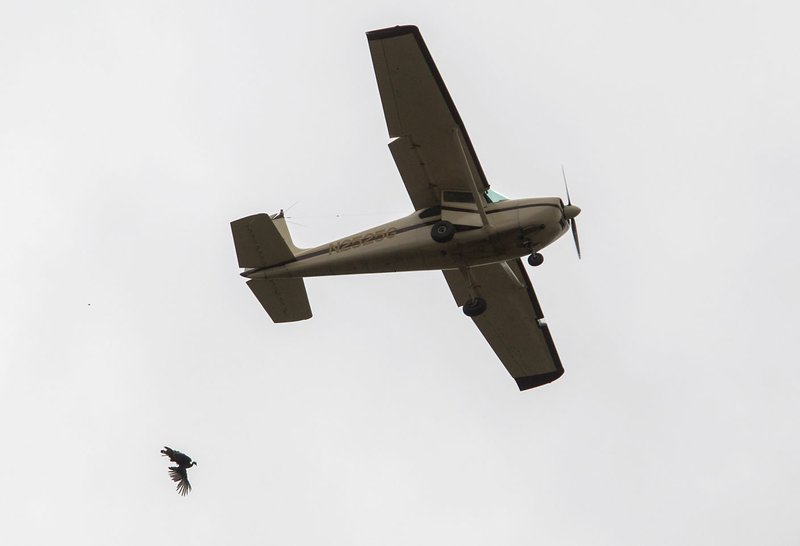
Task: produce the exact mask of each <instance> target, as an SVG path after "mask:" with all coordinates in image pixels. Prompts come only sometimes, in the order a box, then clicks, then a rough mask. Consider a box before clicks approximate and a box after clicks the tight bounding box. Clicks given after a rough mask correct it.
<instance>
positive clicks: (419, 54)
mask: <svg viewBox="0 0 800 546" xmlns="http://www.w3.org/2000/svg"><path fill="white" fill-rule="evenodd" d="M367 41H368V43H369V49H370V54H371V56H372V64H373V67H374V70H375V76H376V78H377V82H378V91H379V94H380V98H381V103H382V105H383V112H384V115H385V118H386V125H387V127H388V130H389V136H390V139H391V140H390V142H389V150H390V151H391V154H392V157H393V158H394V161H395V163H396V165H397V169H398V170H399V171H400V176H401V178H402V179H403V183H404V184H405V186H406V190H407V191H408V194H409V196H410V198H411V202H412V204H413V206H414V209H415V210H414V212H413V213H411V214H409V215H408V216H406V217H404V218H398V219H396V220H392V221H391V222H387V223H385V224H382V225H379V226H376V227H373V228H370V229H368V230H365V231H362V232H360V233H356V234H354V235H351V236H349V237H345V238H342V239H339V240H336V241H332V242H329V243H326V244H323V245H320V246H317V247H315V248H308V249H301V248H297V247H296V246H295V245H294V244H293V243H292V239H291V237H290V235H289V230H288V227H287V224H286V216H285V214H284V212H283V210H281V211H280V212H279V213H278V214H272V215H269V214H265V213H261V214H255V215H252V216H247V217H245V218H240V219H239V220H235V221H233V222H231V230H232V232H233V240H234V246H235V247H236V255H237V259H238V262H239V267H240V268H243V269H245V271H244V272H242V273H241V276H242V277H245V278H247V279H249V280H248V281H247V285H248V287H249V288H250V289H251V290H252V292H253V294H254V295H255V297H256V298H257V299H258V301H259V302H260V303H261V305H262V306H263V307H264V310H266V312H267V313H268V314H269V316H270V317H271V318H272V320H273V321H274V322H276V323H282V322H293V321H300V320H305V319H308V318H311V307H310V305H309V302H308V295H307V293H306V289H305V284H304V282H303V279H304V278H305V277H316V276H323V275H354V274H363V273H388V272H395V271H422V270H441V271H442V272H443V274H444V278H445V281H446V282H447V284H448V286H449V287H450V290H451V292H452V294H453V297H454V298H455V301H456V304H457V305H458V306H459V307H461V308H462V310H463V312H464V314H465V315H466V316H468V317H471V318H472V320H473V321H474V322H475V324H476V325H477V326H478V329H479V330H480V331H481V333H482V334H483V335H484V337H485V338H486V340H487V341H488V342H489V345H490V346H491V347H492V349H493V350H494V352H495V353H496V354H497V356H498V358H499V359H500V361H501V362H502V363H503V365H504V366H505V367H506V369H507V370H508V372H509V373H510V374H511V376H512V377H513V379H514V380H515V381H516V383H517V386H518V387H519V390H521V391H524V390H527V389H531V388H534V387H538V386H541V385H544V384H547V383H550V382H552V381H555V380H556V379H558V378H559V377H561V375H562V374H563V373H564V368H563V366H562V364H561V360H560V359H559V356H558V352H557V351H556V348H555V345H554V343H553V338H552V336H551V335H550V330H549V328H548V326H547V324H546V323H545V322H544V320H543V318H544V315H543V314H542V309H541V307H540V305H539V301H538V299H537V298H536V293H535V292H534V290H533V285H532V283H531V280H530V278H529V276H528V274H527V272H526V271H525V268H524V266H523V264H522V261H521V259H520V258H521V257H523V256H528V263H529V264H530V265H531V266H534V267H536V266H539V265H541V264H542V262H543V261H544V258H543V256H542V254H540V251H541V250H542V249H543V248H545V247H546V246H547V245H549V244H551V243H552V242H554V241H555V240H556V239H558V238H559V237H561V236H562V235H564V234H565V233H566V232H567V231H569V230H570V229H571V230H572V234H573V238H574V241H575V247H576V249H577V251H578V257H579V258H580V244H579V242H578V233H577V228H576V224H575V217H576V216H577V215H578V214H579V213H580V211H581V209H580V208H578V207H577V206H575V205H573V204H572V202H571V200H570V199H569V190H568V189H567V204H566V205H565V204H564V202H563V200H562V199H561V198H559V197H539V198H528V199H508V198H506V197H504V196H503V195H501V194H499V193H497V192H495V191H494V190H493V189H491V188H490V187H489V183H488V182H487V180H486V176H485V174H484V172H483V169H482V168H481V164H480V162H479V161H478V156H477V155H476V154H475V150H474V148H473V146H472V142H471V141H470V139H469V136H468V135H467V131H466V129H465V128H464V123H463V122H462V120H461V116H459V114H458V111H457V110H456V107H455V105H454V104H453V100H452V99H451V98H450V93H449V92H448V91H447V88H446V87H445V84H444V80H442V77H441V75H440V73H439V70H438V69H437V68H436V65H435V64H434V62H433V58H432V57H431V54H430V52H429V51H428V48H427V46H426V45H425V42H424V41H423V39H422V35H421V34H420V31H419V29H418V28H417V27H415V26H410V25H409V26H396V27H391V28H385V29H380V30H374V31H371V32H368V33H367ZM562 170H563V169H562ZM565 183H566V177H565Z"/></svg>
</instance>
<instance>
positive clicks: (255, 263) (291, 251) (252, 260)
mask: <svg viewBox="0 0 800 546" xmlns="http://www.w3.org/2000/svg"><path fill="white" fill-rule="evenodd" d="M231 231H232V232H233V244H234V245H235V246H236V257H237V258H238V259H239V267H244V268H254V267H269V266H272V265H278V264H281V263H285V262H289V261H291V260H292V259H293V258H294V257H295V255H296V254H297V253H299V252H300V249H299V248H297V247H296V246H294V244H293V243H292V238H291V237H290V236H289V229H288V228H287V226H286V219H285V218H284V217H283V211H281V213H280V214H276V215H274V216H270V215H269V214H264V213H262V214H254V215H252V216H247V217H245V218H240V219H238V220H235V221H233V222H231Z"/></svg>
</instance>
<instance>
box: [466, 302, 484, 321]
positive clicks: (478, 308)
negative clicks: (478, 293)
mask: <svg viewBox="0 0 800 546" xmlns="http://www.w3.org/2000/svg"><path fill="white" fill-rule="evenodd" d="M463 309H464V314H465V315H467V316H468V317H477V316H478V315H480V314H482V313H483V312H484V311H486V300H485V299H483V298H474V299H471V300H469V301H468V302H467V303H465V304H464V308H463Z"/></svg>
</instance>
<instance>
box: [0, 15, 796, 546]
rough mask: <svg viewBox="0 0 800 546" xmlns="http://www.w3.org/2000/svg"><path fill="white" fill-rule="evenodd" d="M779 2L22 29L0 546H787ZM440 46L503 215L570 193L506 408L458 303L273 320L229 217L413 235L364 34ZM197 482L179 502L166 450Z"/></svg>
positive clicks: (63, 19)
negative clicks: (385, 32)
mask: <svg viewBox="0 0 800 546" xmlns="http://www.w3.org/2000/svg"><path fill="white" fill-rule="evenodd" d="M798 15H799V14H798V8H797V7H796V6H795V4H794V3H792V2H788V1H787V2H764V1H759V2H755V1H753V2H748V1H744V2H722V1H718V2H713V1H700V2H698V1H693V2H674V1H670V2H634V1H611V2H604V3H597V2H576V1H564V2H552V1H544V2H508V1H494V2H486V3H469V2H463V1H462V2H456V1H452V2H430V1H408V2H403V3H400V2H379V1H375V0H369V1H366V0H353V1H350V2H308V1H299V2H280V3H278V2H274V3H270V2H253V1H227V2H215V1H206V2H188V1H182V2H161V1H158V2H156V1H144V2H136V3H133V2H107V1H94V2H92V1H74V2H52V1H51V2H47V1H41V2H37V1H25V2H22V1H16V0H5V1H4V2H2V3H0V184H2V186H1V187H2V193H0V233H2V252H0V302H2V305H1V306H0V326H1V327H0V426H1V427H2V434H3V440H4V441H3V446H2V448H1V449H0V542H2V543H3V544H14V545H41V544H76V545H77V544H80V545H95V544H96V545H101V544H102V545H106V544H131V545H133V544H137V545H138V544H197V545H219V544H244V545H247V544H297V545H321V544H325V545H348V546H352V545H370V546H372V545H375V544H381V545H410V544H414V545H438V544H464V545H486V544H504V545H523V544H524V545H528V544H548V545H576V544H581V545H583V544H593V545H595V544H596V545H619V544H626V545H639V544H649V545H674V544H685V545H700V544H748V545H749V544H770V545H778V544H786V545H789V544H792V545H793V544H797V543H798V540H800V522H799V520H798V518H797V516H796V513H795V512H796V509H797V507H798V505H799V501H800V494H798V488H799V487H800V470H798V469H799V468H800V466H798V455H800V453H798V452H799V451H800V440H798V433H797V430H798V425H800V408H798V402H797V398H798V392H799V389H800V368H798V357H797V349H796V347H797V330H798V326H800V321H799V320H798V290H797V278H798V273H800V258H798V252H797V249H796V243H795V239H796V232H797V229H796V222H795V212H794V209H795V207H796V206H797V203H798V202H800V190H798V182H800V154H799V153H798V150H799V149H800V137H799V136H798V134H799V131H798V129H799V128H800V106H799V104H800V103H799V102H798V99H797V97H800V68H799V67H800V63H798V62H797V55H798V50H800V38H798V33H797V19H798ZM396 24H416V25H418V26H419V27H420V29H421V31H422V34H423V36H424V37H425V40H426V41H427V44H428V46H429V48H430V50H431V53H432V54H433V56H434V59H435V60H436V62H437V64H438V67H439V69H440V71H441V73H442V75H443V77H444V79H445V81H446V83H447V85H448V87H449V89H450V92H451V94H452V96H453V99H454V100H455V102H456V105H457V106H458V108H459V111H460V113H461V116H462V117H463V119H464V122H465V124H466V127H467V129H468V131H469V133H470V136H471V138H472V141H473V143H474V145H475V149H476V151H477V154H478V156H479V157H480V160H481V162H482V164H483V167H484V170H485V172H486V175H487V177H488V179H489V182H490V183H491V184H492V186H493V188H495V189H496V190H498V191H500V192H502V193H505V194H507V195H509V196H510V197H518V198H521V197H530V196H542V195H562V191H563V186H562V181H561V173H560V165H561V164H562V163H563V164H565V166H566V169H567V175H568V177H569V179H570V190H571V194H572V198H573V201H574V202H575V203H576V204H578V205H579V206H581V207H582V209H583V213H582V214H581V216H580V218H579V219H578V220H579V221H578V224H579V229H580V233H581V242H582V247H583V255H584V259H583V260H582V261H580V262H579V261H578V260H577V259H576V257H575V252H574V248H573V247H572V243H571V241H570V240H569V238H565V239H562V240H560V241H558V242H557V243H556V244H555V245H554V246H553V247H552V248H548V249H546V250H545V252H544V253H545V255H546V262H545V265H544V266H543V267H540V268H538V269H536V270H535V271H532V272H531V275H532V278H533V281H534V284H535V286H536V289H537V291H538V294H539V298H540V300H541V303H542V307H543V309H544V312H545V315H546V318H547V319H548V323H549V324H550V328H551V331H552V333H553V336H554V339H555V342H556V345H557V347H558V349H559V352H560V354H561V358H562V361H563V363H564V367H565V369H566V373H565V375H564V376H563V378H561V379H559V380H558V381H557V382H555V383H553V384H551V385H548V386H545V387H542V388H539V389H535V390H532V391H527V392H524V393H520V392H518V391H517V388H516V385H515V384H514V382H513V380H512V379H511V378H510V376H509V375H508V374H507V373H506V371H505V370H504V369H503V367H502V365H501V364H500V363H499V362H498V361H497V359H496V357H495V356H494V354H493V353H492V351H491V349H490V348H489V346H488V345H487V344H486V343H485V341H484V340H483V338H482V336H481V335H480V333H479V332H478V331H477V329H476V328H475V327H474V325H473V324H472V322H471V321H470V320H468V319H466V318H465V317H464V316H463V315H462V313H461V312H460V311H459V309H458V308H457V307H456V306H455V305H454V303H453V300H452V297H451V295H450V293H449V291H448V290H447V287H446V285H445V283H444V280H443V279H442V276H441V274H440V273H437V272H422V273H406V274H395V275H377V276H363V277H340V278H325V279H311V280H309V281H308V282H307V289H308V292H309V297H310V300H311V305H312V308H313V311H314V315H315V316H314V318H313V319H311V320H309V321H305V322H300V323H295V324H286V325H275V324H272V322H271V321H270V320H269V317H268V316H267V315H266V314H265V313H264V311H263V310H262V309H261V307H260V305H259V304H258V302H257V301H256V300H255V298H253V296H252V294H251V293H250V291H249V290H248V289H247V288H246V286H245V284H244V280H243V279H242V278H240V277H239V276H238V273H239V270H238V268H237V267H236V258H235V253H234V249H233V244H232V240H231V236H230V230H229V226H228V223H229V222H230V221H231V220H234V219H236V218H239V217H242V216H246V215H249V214H252V213H256V212H262V211H265V212H276V211H277V210H278V209H280V208H287V207H289V206H290V205H293V204H294V206H293V207H292V209H291V211H290V213H289V214H290V216H293V217H294V218H293V221H294V222H296V224H293V225H291V229H292V230H293V234H294V238H295V242H297V243H298V244H299V245H301V246H311V245H316V244H320V243H323V242H325V241H329V240H332V239H336V238H339V237H341V236H344V235H346V234H348V233H352V232H355V231H360V230H362V229H366V228H368V227H369V226H371V225H375V224H379V223H383V222H385V221H388V220H390V219H392V218H394V217H399V216H403V215H405V214H408V213H409V212H411V205H410V201H409V199H408V197H407V195H406V193H405V189H404V187H403V185H402V182H401V180H400V177H399V175H398V174H397V172H396V169H395V167H394V164H393V161H392V158H391V155H390V153H389V151H388V149H387V148H386V144H387V143H388V136H387V132H386V126H385V123H384V120H383V113H382V110H381V105H380V100H379V97H378V91H377V86H376V84H375V81H374V75H373V72H372V65H371V61H370V57H369V51H368V47H367V42H366V39H365V36H364V33H365V32H366V31H368V30H373V29H377V28H382V27H386V26H392V25H396ZM163 445H169V446H172V447H174V448H177V449H180V450H182V451H185V452H187V453H188V454H190V455H191V456H192V457H194V458H195V459H197V460H198V461H199V466H198V467H196V468H193V469H192V470H191V472H190V478H191V481H192V485H193V486H194V491H193V492H192V493H191V494H190V495H189V496H188V497H186V498H181V497H179V496H178V495H177V494H176V493H175V491H174V487H173V484H172V482H170V481H169V478H168V476H167V471H166V466H167V464H166V462H165V460H163V459H162V458H161V457H160V456H159V453H158V450H159V449H160V448H161V447H162V446H163Z"/></svg>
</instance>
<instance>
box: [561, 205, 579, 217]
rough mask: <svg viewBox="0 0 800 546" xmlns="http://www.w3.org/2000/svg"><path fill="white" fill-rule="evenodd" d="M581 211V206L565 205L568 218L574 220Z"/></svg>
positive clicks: (565, 214) (565, 213)
mask: <svg viewBox="0 0 800 546" xmlns="http://www.w3.org/2000/svg"><path fill="white" fill-rule="evenodd" d="M580 213H581V209H580V207H576V206H575V205H566V206H565V207H564V218H566V219H567V220H572V219H573V218H575V217H576V216H577V215H579V214H580Z"/></svg>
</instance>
